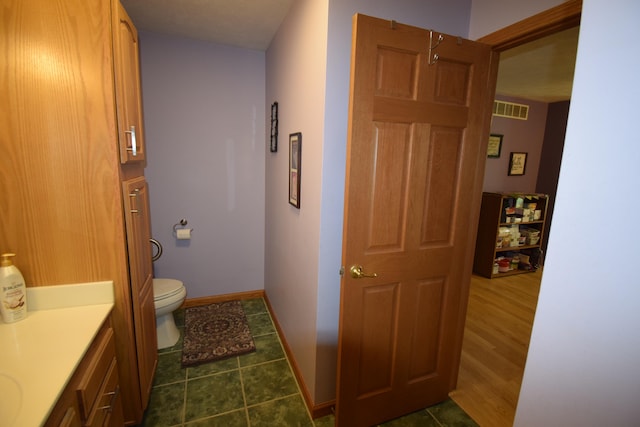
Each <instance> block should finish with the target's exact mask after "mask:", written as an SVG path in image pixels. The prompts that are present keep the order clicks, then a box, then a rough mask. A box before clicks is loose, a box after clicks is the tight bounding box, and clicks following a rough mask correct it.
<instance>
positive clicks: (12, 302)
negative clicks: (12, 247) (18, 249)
mask: <svg viewBox="0 0 640 427" xmlns="http://www.w3.org/2000/svg"><path fill="white" fill-rule="evenodd" d="M14 256H15V254H2V260H1V261H0V313H2V320H4V321H5V323H13V322H17V321H18V320H22V319H24V318H25V317H27V287H26V286H25V284H24V277H22V274H21V273H20V270H18V268H17V267H16V266H15V265H13V262H12V261H11V257H14Z"/></svg>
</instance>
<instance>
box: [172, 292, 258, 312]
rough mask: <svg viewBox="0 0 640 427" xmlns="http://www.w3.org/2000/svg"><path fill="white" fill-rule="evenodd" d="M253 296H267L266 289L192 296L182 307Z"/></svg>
mask: <svg viewBox="0 0 640 427" xmlns="http://www.w3.org/2000/svg"><path fill="white" fill-rule="evenodd" d="M251 298H265V295H264V291H263V290H258V291H248V292H237V293H234V294H224V295H214V296H208V297H199V298H191V299H188V300H185V301H184V303H183V304H182V306H181V307H182V308H187V307H196V306H199V305H207V304H214V303H217V302H225V301H233V300H236V299H240V300H242V299H251ZM265 301H266V298H265Z"/></svg>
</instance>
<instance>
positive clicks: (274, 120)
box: [269, 102, 278, 153]
mask: <svg viewBox="0 0 640 427" xmlns="http://www.w3.org/2000/svg"><path fill="white" fill-rule="evenodd" d="M269 151H271V152H272V153H275V152H276V151H278V103H277V102H274V103H273V104H271V138H270V140H269Z"/></svg>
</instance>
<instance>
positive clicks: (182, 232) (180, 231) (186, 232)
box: [176, 228, 191, 240]
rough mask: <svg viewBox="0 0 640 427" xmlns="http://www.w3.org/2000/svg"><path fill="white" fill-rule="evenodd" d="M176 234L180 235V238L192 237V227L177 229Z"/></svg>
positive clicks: (187, 238)
mask: <svg viewBox="0 0 640 427" xmlns="http://www.w3.org/2000/svg"><path fill="white" fill-rule="evenodd" d="M176 236H177V237H178V240H189V239H190V238H191V229H190V228H180V229H178V230H176Z"/></svg>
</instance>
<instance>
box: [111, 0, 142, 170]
mask: <svg viewBox="0 0 640 427" xmlns="http://www.w3.org/2000/svg"><path fill="white" fill-rule="evenodd" d="M115 3H116V5H115V7H114V9H115V13H114V25H113V32H114V34H113V50H114V57H115V58H114V61H115V81H116V107H117V110H118V112H117V116H118V144H119V147H120V163H122V164H127V163H132V162H144V161H145V160H146V159H145V147H144V131H143V128H142V97H141V95H140V62H139V58H138V32H137V31H136V27H135V26H134V25H133V22H132V21H131V18H129V15H128V14H127V12H126V11H125V10H124V8H123V7H122V5H121V4H120V2H115Z"/></svg>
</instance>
